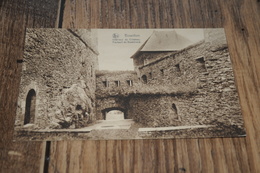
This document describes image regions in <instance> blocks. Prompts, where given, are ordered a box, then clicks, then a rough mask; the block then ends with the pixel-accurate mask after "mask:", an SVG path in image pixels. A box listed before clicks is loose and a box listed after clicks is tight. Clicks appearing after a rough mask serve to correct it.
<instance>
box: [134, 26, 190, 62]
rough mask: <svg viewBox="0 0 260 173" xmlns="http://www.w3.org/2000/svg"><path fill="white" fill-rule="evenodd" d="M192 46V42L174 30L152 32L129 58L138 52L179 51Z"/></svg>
mask: <svg viewBox="0 0 260 173" xmlns="http://www.w3.org/2000/svg"><path fill="white" fill-rule="evenodd" d="M192 44H193V43H192V41H190V40H189V39H187V38H185V37H183V36H181V35H179V34H177V33H176V31H174V30H172V31H154V32H153V33H152V35H151V36H150V37H149V38H148V39H147V40H146V41H145V42H144V44H143V45H142V46H141V47H140V48H139V49H138V50H137V52H136V53H135V54H134V55H133V56H132V57H131V58H133V57H134V56H135V55H137V54H138V53H139V52H163V51H179V50H182V49H184V48H186V47H188V46H190V45H192Z"/></svg>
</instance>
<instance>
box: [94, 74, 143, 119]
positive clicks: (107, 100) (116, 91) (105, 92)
mask: <svg viewBox="0 0 260 173" xmlns="http://www.w3.org/2000/svg"><path fill="white" fill-rule="evenodd" d="M96 77H97V90H96V116H97V119H106V114H107V113H108V112H109V111H111V110H119V111H122V112H123V113H124V117H125V119H129V118H131V115H130V114H128V108H129V95H130V94H132V93H134V92H135V90H136V87H137V86H139V83H140V81H139V80H138V77H137V74H136V72H135V71H98V72H97V73H96Z"/></svg>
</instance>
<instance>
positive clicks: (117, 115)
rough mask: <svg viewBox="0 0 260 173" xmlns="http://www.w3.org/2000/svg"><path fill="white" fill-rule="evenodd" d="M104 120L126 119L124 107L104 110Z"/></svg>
mask: <svg viewBox="0 0 260 173" xmlns="http://www.w3.org/2000/svg"><path fill="white" fill-rule="evenodd" d="M102 114H103V119H104V120H124V119H126V116H127V115H126V111H125V110H124V109H122V108H107V109H104V110H102Z"/></svg>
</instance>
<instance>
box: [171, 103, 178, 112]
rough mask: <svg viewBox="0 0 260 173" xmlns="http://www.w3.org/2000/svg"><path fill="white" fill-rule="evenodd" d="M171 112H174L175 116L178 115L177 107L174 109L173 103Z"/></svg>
mask: <svg viewBox="0 0 260 173" xmlns="http://www.w3.org/2000/svg"><path fill="white" fill-rule="evenodd" d="M172 110H173V111H174V113H175V114H177V113H178V112H177V107H176V105H175V104H174V103H173V104H172Z"/></svg>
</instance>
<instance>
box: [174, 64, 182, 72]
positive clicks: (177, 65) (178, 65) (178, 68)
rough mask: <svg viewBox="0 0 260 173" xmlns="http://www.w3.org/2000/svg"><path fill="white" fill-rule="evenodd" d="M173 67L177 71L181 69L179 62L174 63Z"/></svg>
mask: <svg viewBox="0 0 260 173" xmlns="http://www.w3.org/2000/svg"><path fill="white" fill-rule="evenodd" d="M175 68H176V71H178V72H180V71H181V68H180V64H176V65H175Z"/></svg>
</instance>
